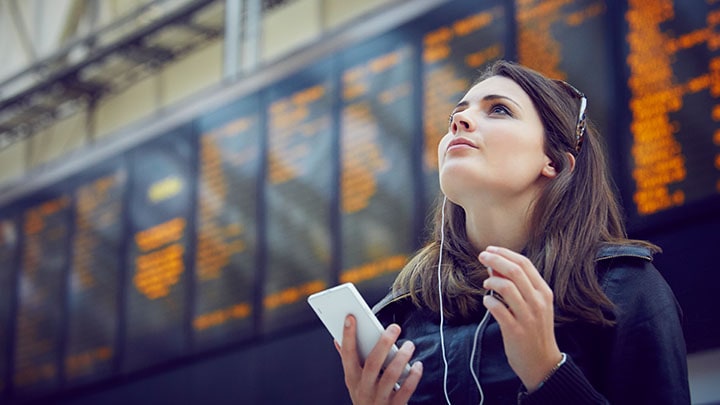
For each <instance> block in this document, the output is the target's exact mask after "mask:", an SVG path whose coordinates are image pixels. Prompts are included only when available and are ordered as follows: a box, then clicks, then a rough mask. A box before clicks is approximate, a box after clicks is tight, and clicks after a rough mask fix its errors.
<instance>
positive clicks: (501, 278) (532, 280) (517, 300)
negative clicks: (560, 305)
mask: <svg viewBox="0 0 720 405" xmlns="http://www.w3.org/2000/svg"><path fill="white" fill-rule="evenodd" d="M478 259H479V260H480V262H481V263H483V264H484V265H486V266H488V267H491V268H492V269H493V272H492V273H491V274H492V276H491V277H489V278H488V279H486V280H485V282H484V284H483V287H484V288H486V289H489V290H493V291H495V292H497V293H498V294H500V295H502V297H503V300H504V301H505V304H507V307H505V305H503V303H501V302H500V301H498V299H497V298H495V297H490V296H488V297H485V298H484V299H483V303H484V304H485V306H486V307H487V308H488V310H490V312H491V313H492V314H493V316H494V317H495V318H496V319H497V320H498V321H500V320H507V322H511V320H512V318H518V319H525V318H527V317H529V316H537V315H538V312H544V311H545V310H546V308H548V307H550V308H552V301H553V298H552V290H551V289H550V287H549V286H548V285H547V283H546V282H545V280H543V278H542V277H541V276H540V273H539V272H538V271H537V269H536V268H535V266H534V265H533V264H532V262H531V261H530V260H529V259H528V258H527V257H525V256H523V255H521V254H519V253H516V252H513V251H511V250H509V249H505V248H498V247H492V246H491V247H488V248H487V249H486V250H485V251H484V252H482V253H480V255H479V256H478Z"/></svg>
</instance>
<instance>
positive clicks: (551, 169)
mask: <svg viewBox="0 0 720 405" xmlns="http://www.w3.org/2000/svg"><path fill="white" fill-rule="evenodd" d="M565 155H566V156H567V162H568V164H569V165H570V171H571V172H572V171H573V170H575V156H573V154H572V153H570V152H566V153H565ZM542 174H543V176H545V177H547V178H549V179H554V178H555V177H556V176H557V175H558V171H557V169H556V168H555V163H553V161H552V160H550V158H548V159H547V161H546V162H545V166H544V167H543V169H542Z"/></svg>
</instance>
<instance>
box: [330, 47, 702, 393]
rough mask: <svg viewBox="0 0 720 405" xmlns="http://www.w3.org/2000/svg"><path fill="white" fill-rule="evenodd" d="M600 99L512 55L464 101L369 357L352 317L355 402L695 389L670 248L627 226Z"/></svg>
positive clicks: (347, 351) (345, 359)
mask: <svg viewBox="0 0 720 405" xmlns="http://www.w3.org/2000/svg"><path fill="white" fill-rule="evenodd" d="M586 103H587V100H586V98H585V96H584V95H583V94H582V93H580V92H579V91H578V90H576V89H575V88H574V87H572V86H570V85H569V84H567V83H565V82H561V81H555V80H550V79H547V78H545V77H543V76H542V75H540V74H538V73H537V72H534V71H532V70H529V69H527V68H524V67H521V66H518V65H516V64H513V63H510V62H505V61H499V62H497V63H495V64H494V65H492V66H491V67H490V68H489V69H488V70H487V72H486V73H485V74H484V75H483V76H482V77H481V78H480V80H479V81H478V82H477V84H475V85H474V86H473V87H472V88H471V89H470V90H469V91H468V92H467V94H466V95H465V97H464V98H463V99H462V101H461V102H460V103H459V104H458V105H457V107H456V108H455V110H454V111H453V112H452V114H451V116H450V123H449V130H448V133H447V134H446V135H445V136H444V137H443V138H442V140H441V142H440V144H439V146H438V157H439V160H438V162H439V178H440V185H441V189H442V192H443V194H444V196H445V200H444V201H443V202H442V204H441V205H440V207H439V209H438V213H437V215H436V221H435V222H436V225H435V232H434V240H432V241H431V242H430V243H429V244H428V245H427V246H426V247H425V248H424V249H422V250H421V251H420V252H419V253H418V254H417V255H416V256H415V257H414V258H413V260H411V261H410V263H408V265H407V266H406V267H405V268H404V269H403V270H402V272H401V273H400V274H399V275H398V277H397V279H396V281H395V283H394V285H393V290H392V293H391V294H390V295H389V296H388V297H386V298H385V299H383V300H382V301H381V302H380V303H379V304H378V305H376V306H375V308H374V311H375V312H376V313H377V315H378V317H379V318H380V320H381V322H383V323H384V324H385V325H390V326H388V328H387V329H386V330H385V332H384V333H383V335H382V338H381V339H380V341H379V342H378V344H377V345H376V346H375V348H374V349H373V352H372V353H371V354H370V356H369V357H368V358H367V359H366V361H365V362H364V364H363V363H362V362H361V361H360V360H359V359H358V356H357V350H356V348H355V333H356V331H355V322H354V319H353V317H352V316H349V317H348V319H347V320H346V322H345V330H344V336H343V342H345V344H344V345H343V347H342V348H338V350H339V351H340V354H341V357H342V363H343V369H344V372H345V381H346V384H347V386H348V389H349V392H350V396H351V398H352V400H353V402H354V403H355V404H371V403H372V404H381V403H390V404H404V403H408V402H409V403H413V404H415V403H418V404H419V403H423V404H440V403H452V404H477V403H481V402H483V401H484V402H485V403H486V404H505V403H523V404H535V403H548V404H590V403H593V404H594V403H612V404H644V403H647V404H650V403H652V404H667V403H678V404H687V403H689V402H690V400H689V390H688V382H687V366H686V357H685V355H686V353H685V342H684V339H683V335H682V330H681V327H680V310H679V307H678V305H677V302H676V301H675V298H674V296H673V294H672V292H671V291H670V289H669V287H668V286H667V284H666V283H665V281H664V280H663V278H662V276H661V275H660V274H659V273H658V272H657V270H656V269H655V268H654V267H653V265H652V263H651V260H652V254H653V253H655V252H656V251H657V250H659V249H658V248H657V247H655V246H654V245H651V244H649V243H647V242H642V241H634V240H629V239H627V238H626V235H625V230H624V225H623V224H622V221H621V214H620V209H619V207H618V203H617V202H616V199H615V197H614V194H613V190H612V187H611V182H610V179H609V176H608V172H607V169H606V167H605V161H604V154H603V152H602V149H601V146H600V139H599V136H598V134H597V132H596V131H595V130H594V129H593V127H592V126H590V125H588V122H586V119H585V107H586ZM441 252H442V255H441V254H440V253H441ZM488 292H492V294H488ZM396 342H397V343H398V346H399V347H400V351H399V352H398V354H397V355H396V356H395V358H394V360H393V361H392V362H391V363H390V365H389V366H388V367H387V368H386V369H385V370H383V371H381V365H382V362H383V360H384V359H385V357H386V355H387V353H388V351H389V349H390V347H391V346H392V344H393V343H396ZM408 362H410V363H411V364H412V367H411V372H410V374H409V376H408V377H407V379H406V380H405V381H404V382H403V383H402V386H401V387H400V388H399V389H398V390H394V385H395V382H396V381H397V380H398V378H399V376H400V374H401V371H402V369H403V367H404V365H405V364H406V363H408Z"/></svg>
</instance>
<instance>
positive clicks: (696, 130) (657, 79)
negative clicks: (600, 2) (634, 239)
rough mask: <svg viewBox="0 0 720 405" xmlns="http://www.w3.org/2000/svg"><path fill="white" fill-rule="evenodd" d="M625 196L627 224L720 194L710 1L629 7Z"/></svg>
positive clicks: (719, 65)
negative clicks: (631, 217) (627, 209)
mask: <svg viewBox="0 0 720 405" xmlns="http://www.w3.org/2000/svg"><path fill="white" fill-rule="evenodd" d="M623 17H624V18H623V20H624V21H623V22H624V24H625V28H626V38H627V41H626V42H625V47H624V52H625V53H626V55H627V57H626V67H627V70H626V72H625V73H626V80H627V92H628V94H629V101H628V110H629V111H630V118H629V125H628V129H629V132H628V133H627V137H626V138H625V142H624V143H623V147H624V148H626V150H628V151H629V152H630V153H629V154H628V155H627V163H626V164H627V172H626V173H625V177H624V178H625V179H626V180H627V182H626V184H625V186H626V188H625V190H626V196H627V199H628V200H629V201H631V202H632V204H628V205H630V206H631V209H630V214H631V215H632V216H633V217H634V218H633V219H634V220H635V222H641V221H642V220H643V219H644V218H651V219H656V220H657V219H661V218H662V216H663V215H662V213H663V212H665V211H671V210H672V209H673V208H675V207H683V206H685V205H688V206H691V207H697V206H698V203H702V202H705V201H708V200H710V201H713V202H714V204H713V206H714V209H713V208H712V207H710V210H708V211H710V212H712V211H715V212H717V207H718V206H719V204H718V203H720V201H719V200H718V194H719V193H720V125H718V122H720V38H719V37H718V35H717V30H716V27H717V24H718V23H719V22H720V3H718V2H689V1H677V0H676V1H674V2H656V1H635V2H630V3H629V4H628V5H627V8H626V9H625V10H624V15H623Z"/></svg>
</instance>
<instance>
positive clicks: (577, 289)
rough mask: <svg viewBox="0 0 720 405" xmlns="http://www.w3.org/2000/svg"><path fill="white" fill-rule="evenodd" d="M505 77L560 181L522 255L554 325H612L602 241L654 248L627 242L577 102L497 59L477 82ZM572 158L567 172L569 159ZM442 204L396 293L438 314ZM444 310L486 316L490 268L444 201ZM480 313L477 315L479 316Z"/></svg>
mask: <svg viewBox="0 0 720 405" xmlns="http://www.w3.org/2000/svg"><path fill="white" fill-rule="evenodd" d="M492 76H503V77H506V78H509V79H511V80H513V81H514V82H515V83H517V84H518V85H519V86H520V87H521V88H522V89H523V90H524V91H525V92H526V93H527V94H528V95H529V96H530V99H531V100H532V101H533V104H534V106H535V108H536V109H537V111H538V113H539V115H540V118H541V120H542V123H543V126H544V128H545V142H544V149H545V154H546V155H547V156H548V157H549V158H550V160H551V161H552V162H553V165H554V167H555V169H556V170H557V172H558V175H557V176H556V177H555V178H554V179H553V180H552V181H550V182H548V184H547V185H546V187H545V188H544V189H543V191H542V192H541V194H540V196H539V198H538V199H537V201H536V202H535V203H534V206H533V208H532V213H531V216H530V228H529V229H530V234H529V235H528V243H527V245H526V246H525V249H524V250H523V252H522V253H523V254H525V255H526V256H527V257H528V258H529V259H530V260H531V261H532V262H533V264H534V265H535V266H536V268H537V269H538V271H539V272H540V274H541V275H542V276H543V278H544V279H545V281H546V282H547V283H548V284H549V285H550V287H551V288H552V290H553V293H554V297H555V310H556V316H555V320H556V322H557V323H563V322H568V321H573V320H582V321H586V322H590V323H595V324H601V325H609V324H612V310H613V304H612V302H611V301H610V300H609V299H608V298H607V296H605V294H604V293H603V291H602V289H601V288H600V285H599V283H598V278H597V274H596V270H595V255H596V252H597V250H598V248H599V247H600V246H601V245H602V244H603V243H613V244H626V245H630V244H631V245H643V246H647V247H648V248H650V249H651V250H653V251H657V250H659V248H657V247H656V246H654V245H652V244H650V243H647V242H643V241H634V240H629V239H627V236H626V232H625V226H624V224H623V221H622V215H621V210H620V206H619V203H618V201H617V199H616V197H615V192H614V188H613V183H612V181H611V179H610V176H609V173H608V169H607V163H606V160H605V153H604V151H603V145H602V142H601V139H600V138H599V134H598V132H597V130H596V129H595V128H594V126H593V125H592V123H591V122H590V121H588V122H587V128H586V130H585V133H584V136H583V138H582V139H581V141H582V142H581V143H580V144H579V148H578V141H577V139H576V124H577V120H578V111H579V108H580V101H579V98H578V95H577V94H576V93H575V92H574V91H572V88H570V87H569V86H568V85H567V84H565V83H563V82H559V81H556V80H552V79H548V78H546V77H544V76H543V75H541V74H540V73H538V72H535V71H534V70H531V69H528V68H525V67H523V66H520V65H518V64H515V63H512V62H507V61H497V62H495V63H494V64H492V65H490V66H489V67H488V69H487V70H486V71H485V72H484V73H483V74H482V75H481V77H480V78H479V79H478V81H476V83H479V82H481V81H483V80H485V79H487V78H489V77H492ZM568 152H570V153H571V154H572V155H573V156H575V167H574V169H573V168H572V167H571V162H570V158H569V156H568V155H567V153H568ZM441 210H442V200H439V201H438V204H437V208H436V212H435V215H434V221H433V222H434V231H433V234H432V237H431V238H432V240H431V241H430V242H429V243H428V244H427V245H426V246H425V247H424V248H423V249H421V250H420V251H419V252H418V253H417V254H416V255H415V256H414V257H413V259H412V260H410V262H409V263H408V264H407V265H406V266H405V268H404V269H403V270H402V271H401V272H400V274H399V275H398V277H397V278H396V280H395V282H394V284H393V290H394V291H396V292H398V291H409V292H410V293H411V296H412V300H413V302H414V303H415V304H416V305H418V306H421V307H427V308H429V309H431V310H433V311H434V312H435V313H438V312H439V308H440V305H439V297H438V286H437V273H436V271H437V266H438V258H439V256H438V255H439V254H440V251H441V246H440V240H441V236H442V235H441V223H442V211H441ZM444 228H445V229H444V232H445V235H444V245H443V246H442V251H443V266H442V269H441V278H442V288H443V308H444V312H445V314H444V315H445V316H446V318H447V319H449V320H452V319H455V320H463V319H465V320H467V319H474V318H476V317H477V314H478V312H480V311H483V310H484V308H483V306H482V296H483V295H484V293H485V290H484V289H483V288H482V287H481V286H482V282H483V281H484V280H485V279H486V278H487V277H488V273H487V269H485V267H484V266H483V265H481V264H480V262H479V261H478V259H477V255H478V254H479V253H480V252H479V251H477V249H476V248H475V247H473V246H472V245H471V243H470V242H469V240H468V238H467V234H466V230H465V211H464V210H463V208H462V207H460V206H459V205H456V204H454V203H452V202H450V201H449V200H448V201H447V207H446V209H445V227H444ZM480 313H481V312H480Z"/></svg>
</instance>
